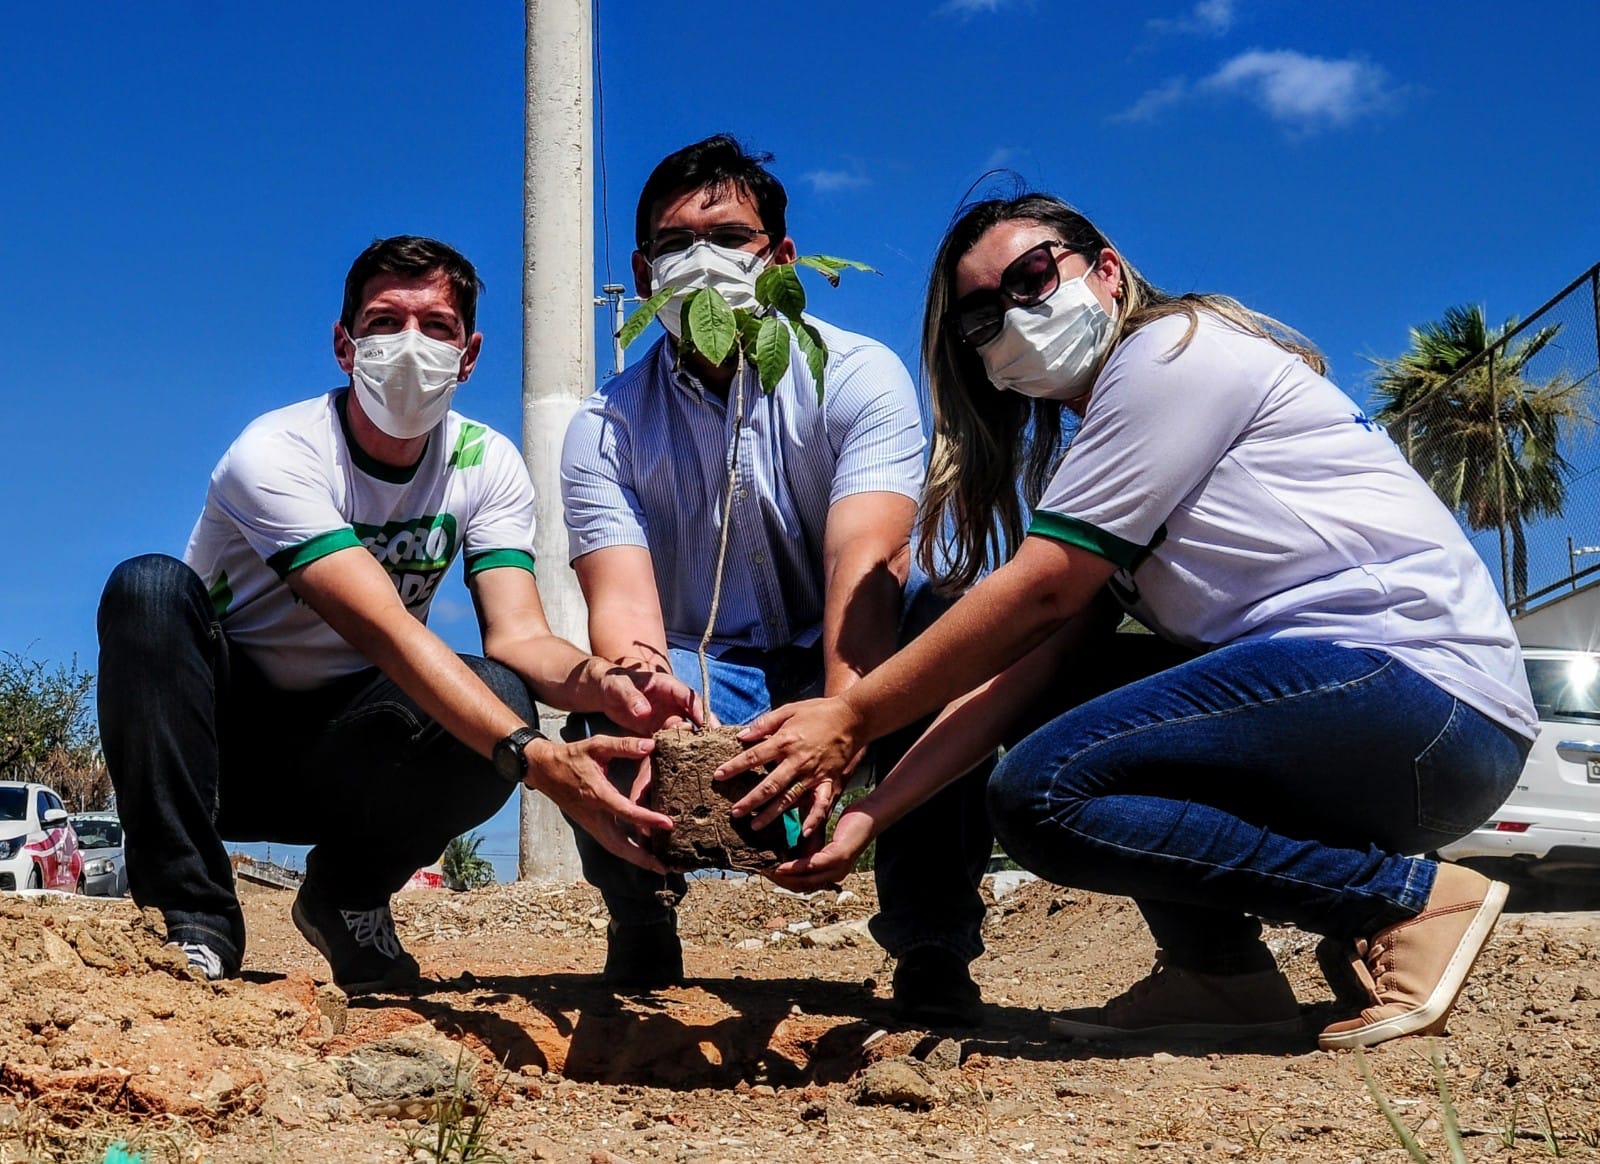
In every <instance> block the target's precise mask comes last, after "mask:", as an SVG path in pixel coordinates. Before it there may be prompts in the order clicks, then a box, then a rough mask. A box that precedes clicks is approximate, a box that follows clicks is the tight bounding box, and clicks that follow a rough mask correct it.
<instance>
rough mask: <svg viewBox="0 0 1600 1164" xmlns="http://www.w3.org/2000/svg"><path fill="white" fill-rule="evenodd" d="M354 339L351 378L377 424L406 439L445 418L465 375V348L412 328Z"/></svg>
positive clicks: (421, 432)
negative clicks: (463, 368) (354, 347)
mask: <svg viewBox="0 0 1600 1164" xmlns="http://www.w3.org/2000/svg"><path fill="white" fill-rule="evenodd" d="M353 342H354V343H355V346H356V355H355V368H354V370H353V371H352V372H351V375H350V383H351V385H352V386H353V387H354V388H355V392H356V395H357V396H358V397H359V398H360V400H361V410H362V411H363V412H365V413H366V414H367V417H368V418H369V419H370V420H371V421H372V423H373V424H375V425H377V426H378V427H379V428H380V429H382V430H383V431H384V432H386V433H388V434H389V435H390V436H392V437H396V438H399V439H401V440H406V439H409V438H411V437H419V436H421V435H422V434H423V433H425V432H428V431H430V430H431V429H432V428H433V426H434V425H436V424H438V423H439V422H440V421H441V420H443V419H444V414H445V413H446V412H449V411H450V398H451V397H452V396H453V395H455V391H456V384H457V383H458V381H459V378H460V373H461V349H460V348H458V347H456V346H455V345H454V344H447V343H445V342H444V341H443V340H436V339H432V338H430V337H428V336H425V335H423V334H422V333H421V332H420V331H411V330H409V329H408V330H406V331H400V332H395V333H394V334H393V335H366V336H362V337H361V338H360V339H358V340H355V341H353Z"/></svg>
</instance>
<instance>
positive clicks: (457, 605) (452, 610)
mask: <svg viewBox="0 0 1600 1164" xmlns="http://www.w3.org/2000/svg"><path fill="white" fill-rule="evenodd" d="M428 613H429V615H430V617H432V618H433V620H434V621H435V622H460V621H461V620H462V619H464V618H466V617H467V615H469V614H471V613H472V607H471V606H469V605H467V604H466V603H465V602H457V601H456V600H455V599H454V598H451V597H450V596H449V595H446V594H436V595H434V598H433V603H432V605H430V606H429V607H428Z"/></svg>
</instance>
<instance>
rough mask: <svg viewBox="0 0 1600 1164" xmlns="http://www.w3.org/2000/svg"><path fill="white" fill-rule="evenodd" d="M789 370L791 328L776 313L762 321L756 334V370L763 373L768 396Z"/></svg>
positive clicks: (762, 385) (762, 376)
mask: <svg viewBox="0 0 1600 1164" xmlns="http://www.w3.org/2000/svg"><path fill="white" fill-rule="evenodd" d="M788 370H789V329H788V328H787V327H785V326H784V325H783V320H781V319H779V318H778V317H777V316H776V315H769V316H767V317H766V318H765V319H763V320H762V321H761V331H760V332H759V333H758V334H757V336H756V371H757V372H759V373H760V374H761V390H762V391H763V392H765V393H766V394H767V395H768V396H771V395H772V390H773V389H774V388H776V387H777V386H778V381H779V380H782V379H783V374H784V373H785V372H787V371H788Z"/></svg>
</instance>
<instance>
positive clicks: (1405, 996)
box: [1317, 864, 1506, 1050]
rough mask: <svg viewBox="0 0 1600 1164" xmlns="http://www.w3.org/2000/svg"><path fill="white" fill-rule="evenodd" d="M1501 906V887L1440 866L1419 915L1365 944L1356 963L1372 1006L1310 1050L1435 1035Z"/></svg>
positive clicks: (1340, 1024) (1336, 1026)
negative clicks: (1363, 969)
mask: <svg viewBox="0 0 1600 1164" xmlns="http://www.w3.org/2000/svg"><path fill="white" fill-rule="evenodd" d="M1505 903H1506V887H1505V886H1504V885H1502V884H1500V882H1498V881H1490V880H1489V879H1488V878H1487V877H1484V876H1483V875H1481V874H1479V873H1474V872H1473V871H1472V870H1471V869H1466V868H1463V867H1462V866H1460V865H1445V864H1441V865H1440V866H1439V872H1438V874H1437V875H1436V876H1435V879H1434V882H1433V892H1432V893H1430V894H1429V895H1428V904H1427V906H1426V907H1425V908H1424V909H1423V911H1422V912H1421V913H1419V914H1417V916H1416V917H1413V918H1407V919H1406V920H1405V921H1403V922H1397V923H1396V924H1395V925H1392V926H1389V927H1388V928H1387V929H1382V930H1379V931H1378V932H1377V933H1375V934H1373V935H1372V937H1371V938H1369V939H1367V942H1366V949H1365V950H1364V951H1363V960H1364V961H1365V963H1366V969H1367V972H1368V974H1370V975H1371V980H1372V984H1371V992H1372V1000H1373V1001H1372V1005H1371V1006H1369V1007H1367V1008H1366V1009H1365V1010H1363V1011H1362V1012H1361V1013H1360V1015H1358V1016H1357V1017H1356V1018H1353V1019H1346V1020H1344V1021H1343V1022H1337V1023H1334V1024H1333V1025H1332V1026H1329V1027H1328V1028H1326V1029H1325V1030H1324V1031H1323V1032H1322V1034H1321V1035H1320V1036H1318V1038H1317V1045H1318V1046H1319V1047H1322V1048H1323V1049H1325V1050H1328V1049H1333V1048H1338V1047H1370V1046H1372V1045H1373V1044H1374V1043H1382V1042H1384V1041H1385V1040H1388V1039H1394V1038H1398V1037H1399V1036H1401V1035H1412V1034H1416V1033H1418V1032H1419V1031H1420V1032H1426V1033H1428V1034H1440V1033H1442V1032H1443V1031H1444V1024H1445V1017H1446V1016H1447V1015H1448V1014H1449V1013H1450V1008H1451V1007H1452V1006H1454V1005H1455V1002H1456V996H1457V995H1458V994H1460V993H1461V988H1462V986H1464V985H1465V984H1466V981H1467V975H1468V974H1470V973H1471V972H1472V964H1473V963H1474V962H1476V961H1477V959H1478V955H1479V954H1480V953H1481V952H1482V951H1483V947H1484V944H1485V943H1487V942H1488V940H1489V933H1490V931H1491V930H1493V929H1494V923H1495V921H1496V920H1497V919H1498V918H1499V917H1500V910H1501V909H1502V908H1503V907H1504V906H1505ZM1359 948H1360V946H1359V943H1358V949H1359Z"/></svg>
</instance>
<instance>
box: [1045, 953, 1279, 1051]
mask: <svg viewBox="0 0 1600 1164" xmlns="http://www.w3.org/2000/svg"><path fill="white" fill-rule="evenodd" d="M1303 1032H1304V1027H1303V1025H1302V1024H1301V1021H1300V1005H1299V1003H1297V1002H1296V1001H1295V997H1294V991H1293V990H1292V989H1290V987H1289V980H1288V979H1286V978H1285V977H1284V976H1283V975H1282V974H1281V973H1279V972H1278V971H1277V970H1259V971H1256V972H1254V973H1250V974H1202V973H1200V972H1199V971H1197V970H1186V969H1184V968H1183V967H1181V966H1169V965H1167V964H1166V963H1165V962H1164V961H1162V960H1161V958H1160V956H1159V955H1158V956H1157V960H1156V965H1155V969H1154V970H1152V971H1150V973H1149V974H1148V975H1146V976H1145V977H1144V978H1141V979H1140V980H1139V981H1138V982H1135V983H1134V984H1133V985H1132V986H1130V987H1129V988H1128V989H1127V990H1126V991H1125V992H1123V993H1122V994H1119V995H1118V996H1117V997H1116V998H1113V999H1112V1000H1111V1001H1109V1002H1107V1003H1106V1004H1105V1005H1104V1006H1092V1007H1080V1008H1078V1009H1075V1010H1068V1011H1063V1012H1062V1013H1061V1014H1059V1015H1057V1016H1056V1017H1054V1018H1052V1019H1051V1020H1050V1033H1051V1034H1054V1035H1058V1036H1060V1037H1062V1038H1074V1039H1103V1040H1115V1039H1209V1040H1213V1041H1227V1040H1230V1039H1248V1038H1262V1037H1271V1036H1282V1035H1297V1034H1301V1033H1303Z"/></svg>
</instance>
